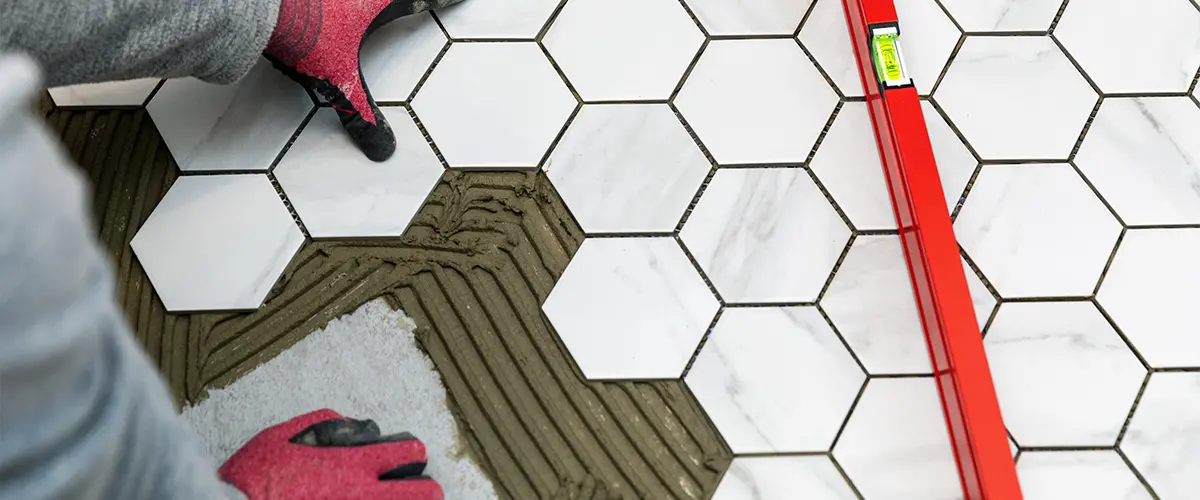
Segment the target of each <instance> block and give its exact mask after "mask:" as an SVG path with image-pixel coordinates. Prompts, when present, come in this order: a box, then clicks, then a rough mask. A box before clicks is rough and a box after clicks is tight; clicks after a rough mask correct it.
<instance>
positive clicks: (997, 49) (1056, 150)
mask: <svg viewBox="0 0 1200 500" xmlns="http://www.w3.org/2000/svg"><path fill="white" fill-rule="evenodd" d="M980 96H987V98H986V99H981V98H980ZM933 99H934V100H935V101H937V103H938V104H939V105H941V106H942V109H943V110H945V111H946V115H947V116H948V117H949V118H950V121H951V123H953V124H954V125H955V126H957V127H958V129H959V131H961V132H962V133H963V135H964V136H966V139H967V142H968V143H970V144H971V146H972V147H974V148H975V152H977V153H978V154H979V156H980V157H982V158H983V159H985V160H1011V159H1022V160H1051V159H1053V160H1065V159H1066V158H1067V157H1068V156H1069V155H1070V153H1071V149H1072V148H1073V147H1074V146H1075V142H1076V141H1077V140H1078V139H1079V136H1080V133H1081V132H1082V131H1083V126H1084V124H1085V123H1086V122H1087V119H1088V116H1089V115H1090V114H1091V111H1092V108H1094V107H1095V106H1096V103H1097V100H1098V96H1097V94H1096V92H1095V90H1093V89H1092V87H1091V86H1090V85H1088V83H1087V80H1085V79H1084V78H1083V75H1081V74H1079V71H1078V70H1076V69H1075V66H1073V65H1072V64H1071V61H1070V60H1069V59H1067V56H1066V55H1064V54H1063V53H1062V51H1061V50H1059V48H1058V46H1057V45H1055V44H1054V42H1053V41H1052V40H1051V39H1050V38H1049V37H1031V36H972V37H967V40H966V42H964V43H963V45H962V47H961V48H960V49H959V51H958V54H957V55H955V56H954V62H953V63H951V64H950V69H948V70H947V71H946V76H945V77H944V78H943V79H942V83H941V85H939V86H938V89H937V91H936V92H935V93H934V95H933Z"/></svg>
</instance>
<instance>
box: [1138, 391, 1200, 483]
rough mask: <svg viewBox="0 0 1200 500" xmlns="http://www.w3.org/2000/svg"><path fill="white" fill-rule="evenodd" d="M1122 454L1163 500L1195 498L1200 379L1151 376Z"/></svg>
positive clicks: (1198, 477) (1199, 457)
mask: <svg viewBox="0 0 1200 500" xmlns="http://www.w3.org/2000/svg"><path fill="white" fill-rule="evenodd" d="M1121 451H1124V452H1125V456H1126V457H1128V458H1129V462H1130V463H1131V464H1133V466H1134V468H1136V469H1137V470H1138V472H1141V473H1142V476H1143V477H1145V478H1146V481H1147V482H1149V483H1150V487H1151V488H1154V492H1155V493H1157V494H1158V496H1159V498H1161V499H1162V500H1186V499H1189V498H1194V497H1195V495H1196V491H1197V490H1200V474H1196V471H1197V470H1200V373H1196V372H1174V373H1172V372H1160V373H1155V374H1153V375H1151V376H1150V383H1149V384H1147V385H1146V390H1145V391H1144V392H1143V393H1142V398H1141V400H1139V401H1138V407H1137V410H1135V411H1134V413H1133V418H1132V419H1130V421H1129V429H1128V430H1126V431H1125V439H1124V440H1123V441H1122V442H1121Z"/></svg>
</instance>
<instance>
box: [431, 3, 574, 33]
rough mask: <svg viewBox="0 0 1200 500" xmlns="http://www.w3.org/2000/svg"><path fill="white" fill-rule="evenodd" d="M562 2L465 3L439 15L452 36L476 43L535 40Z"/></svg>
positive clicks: (439, 12) (455, 5) (443, 10)
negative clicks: (493, 40) (499, 40)
mask: <svg viewBox="0 0 1200 500" xmlns="http://www.w3.org/2000/svg"><path fill="white" fill-rule="evenodd" d="M559 2H560V0H488V1H485V2H461V3H457V4H454V5H451V6H449V7H446V8H445V9H442V10H439V11H438V12H437V16H438V19H440V20H441V21H442V25H444V26H445V27H446V31H447V32H448V33H450V36H452V37H454V38H457V39H461V38H467V39H472V40H484V39H512V38H527V39H533V38H534V37H536V36H537V34H538V32H540V31H541V30H542V27H543V26H545V24H546V21H547V20H548V19H549V18H550V14H551V13H553V12H554V9H555V8H556V7H558V4H559Z"/></svg>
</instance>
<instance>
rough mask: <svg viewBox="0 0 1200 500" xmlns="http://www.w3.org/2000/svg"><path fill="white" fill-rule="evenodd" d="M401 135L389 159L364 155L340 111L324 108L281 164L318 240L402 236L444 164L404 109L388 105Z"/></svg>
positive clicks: (291, 196) (282, 181)
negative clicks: (348, 130) (347, 132)
mask: <svg viewBox="0 0 1200 500" xmlns="http://www.w3.org/2000/svg"><path fill="white" fill-rule="evenodd" d="M381 111H382V112H383V116H384V118H387V120H388V123H389V124H391V126H392V131H393V132H394V133H395V134H396V153H395V154H394V155H392V157H391V158H389V159H388V160H387V161H385V162H383V163H375V162H373V161H371V160H368V159H367V157H365V156H363V155H361V154H357V153H358V148H357V147H355V146H354V143H352V142H350V137H349V136H347V135H346V133H345V131H344V130H343V129H342V124H341V122H340V121H339V120H338V116H337V113H336V112H334V111H333V110H331V109H322V110H319V111H317V114H316V115H315V116H313V118H312V120H311V121H310V122H309V123H308V125H306V126H305V127H304V131H303V132H301V133H300V137H298V138H297V139H296V142H295V143H294V144H292V147H291V148H290V149H288V152H287V154H285V155H284V157H283V159H282V160H281V161H280V162H279V165H278V166H276V167H275V170H274V172H275V177H276V178H277V179H278V180H279V185H280V186H282V187H283V191H284V193H287V195H288V200H290V201H291V202H292V206H293V207H295V208H296V213H298V214H299V215H300V220H301V221H303V222H304V227H305V228H307V229H308V233H309V234H310V235H312V237H313V238H339V237H342V238H351V237H374V236H400V235H401V234H402V233H404V229H405V228H407V227H408V223H409V221H411V220H412V217H413V215H415V214H416V213H417V209H419V208H421V204H423V203H424V202H425V198H426V197H428V196H429V191H430V190H432V189H433V186H434V185H435V184H437V181H438V179H440V178H441V176H442V172H443V168H442V163H441V162H440V161H438V159H437V156H435V155H434V154H433V150H432V149H430V148H429V143H428V142H426V141H425V136H423V135H421V131H420V130H418V129H417V125H416V124H415V123H413V120H412V117H410V116H409V115H408V111H407V110H405V109H404V108H394V107H387V108H382V109H381Z"/></svg>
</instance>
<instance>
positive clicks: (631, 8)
mask: <svg viewBox="0 0 1200 500" xmlns="http://www.w3.org/2000/svg"><path fill="white" fill-rule="evenodd" d="M631 12H637V14H636V15H630V13H631ZM542 43H543V44H545V45H546V50H549V51H550V55H552V56H553V57H554V62H556V63H558V67H559V68H561V69H562V71H563V74H565V75H567V80H570V82H571V85H573V86H574V87H575V91H577V92H579V97H580V98H582V99H583V100H585V101H614V100H632V99H666V98H668V97H670V96H671V92H673V91H674V90H675V87H676V86H677V85H678V84H679V79H680V78H681V77H683V72H684V71H685V70H687V67H688V65H689V64H691V62H692V59H693V58H695V57H696V51H697V50H699V49H700V45H701V44H702V43H704V34H703V33H701V32H700V29H699V28H697V27H696V23H695V22H693V21H692V19H691V18H690V17H688V15H687V11H686V10H684V9H683V6H682V5H680V4H679V0H571V1H570V2H567V4H566V6H565V7H563V10H562V12H560V13H559V14H558V17H557V18H555V20H554V24H553V26H551V27H550V31H548V32H546V37H545V38H543V39H542Z"/></svg>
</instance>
